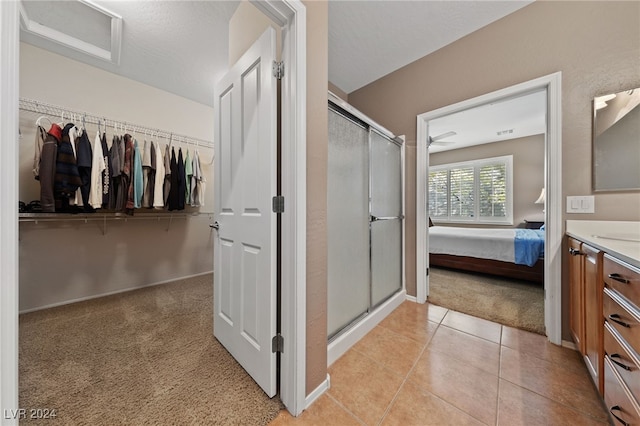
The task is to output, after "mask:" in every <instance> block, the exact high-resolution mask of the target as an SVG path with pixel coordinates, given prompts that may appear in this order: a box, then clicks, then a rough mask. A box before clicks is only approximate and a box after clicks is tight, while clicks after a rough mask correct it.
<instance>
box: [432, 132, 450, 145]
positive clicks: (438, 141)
mask: <svg viewBox="0 0 640 426" xmlns="http://www.w3.org/2000/svg"><path fill="white" fill-rule="evenodd" d="M455 135H457V133H456V132H453V131H451V132H446V133H442V134H439V135H437V136H433V137H431V136H429V137H428V139H427V140H428V142H429V143H428V144H427V146H431V144H433V143H435V144H436V145H440V144H448V143H453V141H443V140H442V139H446V138H448V137H450V136H455Z"/></svg>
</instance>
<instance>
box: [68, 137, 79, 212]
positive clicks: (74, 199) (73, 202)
mask: <svg viewBox="0 0 640 426" xmlns="http://www.w3.org/2000/svg"><path fill="white" fill-rule="evenodd" d="M68 135H69V143H71V148H72V149H73V156H74V157H75V158H76V166H77V165H78V154H77V153H76V139H77V136H78V128H77V127H76V126H75V125H74V126H73V127H71V128H70V129H69V132H68ZM78 173H80V169H78ZM80 179H81V180H82V177H80ZM81 186H82V185H81ZM79 203H82V196H81V195H80V188H78V189H77V190H76V193H75V194H74V195H73V197H69V205H70V206H75V205H77V204H79ZM74 211H75V212H77V211H78V210H74Z"/></svg>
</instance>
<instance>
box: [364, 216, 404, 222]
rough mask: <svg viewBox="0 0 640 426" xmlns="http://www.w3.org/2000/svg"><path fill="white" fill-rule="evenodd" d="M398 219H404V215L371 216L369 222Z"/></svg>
mask: <svg viewBox="0 0 640 426" xmlns="http://www.w3.org/2000/svg"><path fill="white" fill-rule="evenodd" d="M396 219H400V220H402V219H404V216H374V215H370V216H369V222H377V221H379V220H396Z"/></svg>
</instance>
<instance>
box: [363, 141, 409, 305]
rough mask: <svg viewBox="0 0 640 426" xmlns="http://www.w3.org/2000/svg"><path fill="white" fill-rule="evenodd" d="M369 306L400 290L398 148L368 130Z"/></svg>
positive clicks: (400, 178) (398, 146) (400, 183)
mask: <svg viewBox="0 0 640 426" xmlns="http://www.w3.org/2000/svg"><path fill="white" fill-rule="evenodd" d="M370 138H371V148H370V155H371V158H370V180H371V183H370V188H371V189H370V191H371V198H370V199H371V206H370V210H371V216H370V219H369V220H370V223H369V226H370V233H371V237H370V238H371V306H372V308H373V307H375V306H377V305H379V304H380V303H382V302H383V301H385V300H386V299H387V298H388V297H389V296H391V295H393V294H394V293H396V292H397V291H398V290H400V289H401V288H402V244H403V242H402V219H403V217H402V148H401V145H400V144H399V143H397V142H395V141H393V140H392V139H390V138H388V137H386V136H384V135H382V134H380V133H378V132H376V131H375V130H373V129H372V130H371V136H370Z"/></svg>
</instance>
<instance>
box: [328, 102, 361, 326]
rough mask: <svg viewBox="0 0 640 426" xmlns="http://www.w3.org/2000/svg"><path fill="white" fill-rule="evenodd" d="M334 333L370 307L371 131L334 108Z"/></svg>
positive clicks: (331, 227) (331, 204)
mask: <svg viewBox="0 0 640 426" xmlns="http://www.w3.org/2000/svg"><path fill="white" fill-rule="evenodd" d="M328 156H329V158H328V160H329V161H328V170H327V185H328V187H327V225H328V226H327V228H328V235H327V237H328V238H327V245H328V255H327V262H328V268H327V269H328V271H327V275H328V284H327V286H328V288H327V292H328V295H327V296H328V315H327V322H328V323H327V326H328V330H327V331H328V335H329V337H332V336H333V335H335V334H336V333H338V332H339V331H340V330H342V329H344V328H345V327H346V326H348V325H349V324H351V323H353V322H354V321H355V320H357V319H358V318H359V317H361V316H363V315H365V314H366V313H367V312H368V310H369V303H370V294H369V293H370V292H369V131H368V129H367V128H365V127H364V126H362V125H361V124H359V123H357V122H356V121H354V120H351V119H349V118H347V117H346V116H344V115H342V114H339V113H337V112H336V111H334V110H332V109H331V108H329V147H328Z"/></svg>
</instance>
